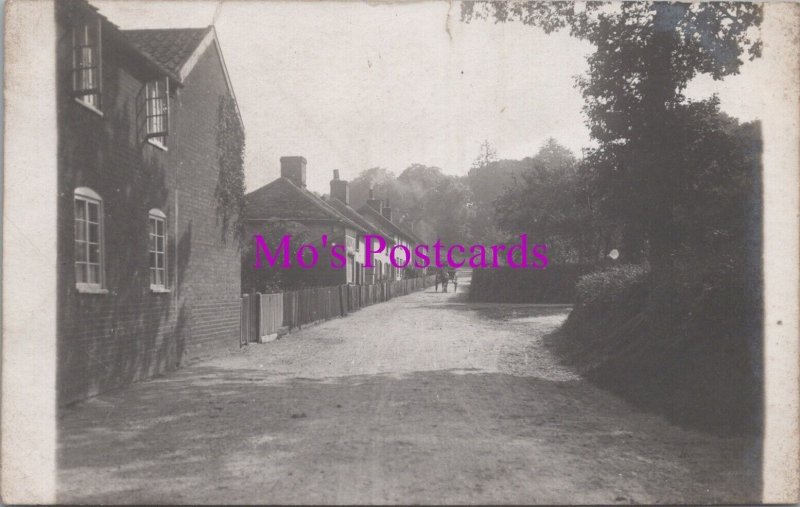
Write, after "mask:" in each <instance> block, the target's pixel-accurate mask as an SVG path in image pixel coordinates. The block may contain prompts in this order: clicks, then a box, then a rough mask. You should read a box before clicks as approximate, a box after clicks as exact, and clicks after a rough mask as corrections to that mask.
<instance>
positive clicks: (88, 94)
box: [72, 20, 101, 111]
mask: <svg viewBox="0 0 800 507" xmlns="http://www.w3.org/2000/svg"><path fill="white" fill-rule="evenodd" d="M72 47H73V52H72V90H73V92H74V93H75V98H77V99H78V100H79V101H81V102H82V103H84V104H85V105H87V106H89V107H90V108H92V109H95V110H97V111H100V106H101V104H100V98H101V94H100V92H101V88H100V86H101V65H100V63H101V62H100V47H101V46H100V20H96V21H88V22H85V23H80V24H79V25H78V26H76V27H75V28H74V29H73V31H72Z"/></svg>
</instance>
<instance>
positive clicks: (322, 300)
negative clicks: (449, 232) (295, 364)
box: [241, 275, 435, 345]
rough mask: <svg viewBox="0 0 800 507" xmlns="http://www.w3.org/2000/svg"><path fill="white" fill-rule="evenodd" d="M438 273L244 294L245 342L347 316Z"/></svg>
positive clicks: (411, 288) (423, 284)
mask: <svg viewBox="0 0 800 507" xmlns="http://www.w3.org/2000/svg"><path fill="white" fill-rule="evenodd" d="M434 280H435V278H434V276H433V275H431V276H426V277H419V278H408V279H406V280H398V281H395V282H384V283H376V284H371V285H335V286H332V287H314V288H311V289H302V290H296V291H289V292H282V293H275V294H260V293H257V292H256V293H251V294H245V295H243V296H242V318H241V323H242V329H241V344H242V345H245V344H247V343H250V342H264V341H268V340H272V339H274V338H276V337H277V334H278V331H279V330H280V329H281V328H287V329H289V330H291V329H294V328H301V327H302V326H304V325H308V324H313V323H316V322H321V321H325V320H328V319H332V318H334V317H344V316H345V315H347V314H348V313H350V312H354V311H356V310H358V309H360V308H363V307H365V306H370V305H374V304H377V303H382V302H384V301H388V300H390V299H392V298H394V297H399V296H404V295H406V294H410V293H412V292H416V291H419V290H422V289H424V288H426V287H430V286H431V285H433V284H434Z"/></svg>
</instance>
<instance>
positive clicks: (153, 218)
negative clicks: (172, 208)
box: [147, 208, 170, 293]
mask: <svg viewBox="0 0 800 507" xmlns="http://www.w3.org/2000/svg"><path fill="white" fill-rule="evenodd" d="M158 222H161V235H159V234H158ZM153 223H155V224H156V228H155V232H154V231H153V228H152V226H153ZM159 237H160V238H161V248H162V249H161V250H160V251H159V250H158V238H159ZM154 238H155V242H154V241H153V239H154ZM147 240H148V241H147V257H148V259H147V267H148V269H147V273H148V276H149V279H150V290H151V291H152V292H156V293H161V292H170V289H169V279H168V278H167V277H168V275H169V271H168V270H167V251H168V248H167V243H168V241H169V232H168V230H167V215H166V214H165V213H164V212H163V211H161V210H160V209H157V208H153V209H151V210H150V211H149V212H148V214H147ZM154 245H155V248H156V249H155V250H153V246H154ZM152 254H155V257H151V255H152ZM159 255H161V266H160V267H159V265H158V264H159V263H158V258H159V257H158V256H159ZM152 259H156V265H155V266H153V262H152ZM154 270H155V272H156V273H157V272H158V271H159V270H161V283H154V281H156V282H157V279H158V275H157V274H156V276H155V280H154V277H153V272H154Z"/></svg>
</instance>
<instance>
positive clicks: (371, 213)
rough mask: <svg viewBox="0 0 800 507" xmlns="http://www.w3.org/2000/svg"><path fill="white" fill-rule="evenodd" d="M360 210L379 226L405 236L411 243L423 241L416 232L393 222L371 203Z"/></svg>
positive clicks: (359, 209) (359, 210)
mask: <svg viewBox="0 0 800 507" xmlns="http://www.w3.org/2000/svg"><path fill="white" fill-rule="evenodd" d="M358 212H359V213H360V214H361V215H363V216H364V217H366V219H367V220H368V221H369V222H370V223H373V224H375V225H376V226H377V227H380V228H381V229H383V230H388V231H392V232H393V233H395V234H398V235H400V236H403V237H405V238H406V239H407V240H409V241H410V242H411V243H416V244H419V243H422V240H421V239H419V238H418V237H417V235H416V234H414V233H413V232H411V231H409V230H407V229H406V228H405V227H401V226H399V225H397V224H396V223H394V222H392V221H391V220H389V219H388V218H386V217H385V216H383V215H381V213H380V211H377V210H376V209H375V208H373V207H371V206H370V205H369V204H365V205H363V206H361V207H360V208H358Z"/></svg>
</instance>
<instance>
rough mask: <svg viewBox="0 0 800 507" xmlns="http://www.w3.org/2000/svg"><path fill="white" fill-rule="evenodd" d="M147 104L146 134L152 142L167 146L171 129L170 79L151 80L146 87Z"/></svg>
mask: <svg viewBox="0 0 800 507" xmlns="http://www.w3.org/2000/svg"><path fill="white" fill-rule="evenodd" d="M145 101H146V104H147V130H146V132H145V136H146V138H147V140H148V141H150V142H151V143H154V144H157V145H159V146H161V147H166V146H167V133H168V130H169V128H168V127H169V80H168V79H167V78H164V79H158V80H155V81H149V82H148V83H147V85H146V89H145Z"/></svg>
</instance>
